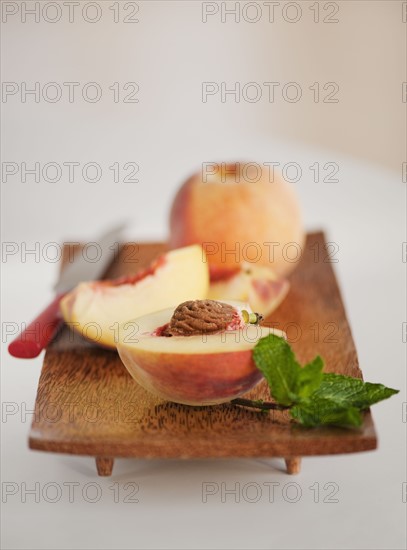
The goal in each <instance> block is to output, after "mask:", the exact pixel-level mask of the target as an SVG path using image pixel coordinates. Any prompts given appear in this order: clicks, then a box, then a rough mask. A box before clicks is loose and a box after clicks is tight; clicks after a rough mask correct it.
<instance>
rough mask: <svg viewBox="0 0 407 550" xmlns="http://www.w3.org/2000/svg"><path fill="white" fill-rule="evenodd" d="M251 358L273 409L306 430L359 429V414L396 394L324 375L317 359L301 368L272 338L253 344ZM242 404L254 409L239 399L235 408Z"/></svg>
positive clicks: (284, 344) (285, 346)
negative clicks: (264, 382) (285, 412)
mask: <svg viewBox="0 0 407 550" xmlns="http://www.w3.org/2000/svg"><path fill="white" fill-rule="evenodd" d="M253 357H254V361H255V363H256V366H257V368H258V369H259V370H260V371H261V372H262V373H263V376H264V377H265V379H266V380H267V382H268V385H269V387H270V393H271V395H272V397H273V399H274V401H275V402H276V407H275V408H280V409H289V411H290V414H291V416H292V417H293V418H294V419H295V420H297V421H298V422H299V423H300V424H303V425H304V426H307V427H315V426H323V425H334V426H342V427H359V426H361V424H362V415H361V411H363V410H366V409H368V408H369V407H370V406H371V405H373V404H374V403H378V402H379V401H382V400H383V399H387V398H388V397H391V396H392V395H394V394H396V393H398V390H394V389H392V388H387V387H386V386H384V385H383V384H371V383H370V382H364V381H363V380H360V379H359V378H352V377H351V376H344V375H341V374H333V373H324V372H322V370H323V367H324V362H323V360H322V359H321V357H319V356H317V357H315V359H314V360H313V361H311V362H310V363H307V364H306V365H305V366H303V367H302V366H301V365H300V364H299V363H298V361H297V359H296V357H295V355H294V352H293V350H292V349H291V346H290V345H289V343H288V342H287V341H286V340H284V338H281V337H279V336H276V335H275V334H270V335H269V336H266V337H265V338H262V339H261V340H259V341H258V342H257V344H256V346H255V348H254V350H253ZM238 401H240V402H239V403H238ZM242 401H246V406H252V407H253V406H254V407H255V406H256V405H255V403H254V402H252V404H251V405H249V404H248V403H249V402H248V401H247V400H242V399H240V400H236V404H243V403H242ZM259 408H261V407H260V406H259ZM268 408H273V407H268Z"/></svg>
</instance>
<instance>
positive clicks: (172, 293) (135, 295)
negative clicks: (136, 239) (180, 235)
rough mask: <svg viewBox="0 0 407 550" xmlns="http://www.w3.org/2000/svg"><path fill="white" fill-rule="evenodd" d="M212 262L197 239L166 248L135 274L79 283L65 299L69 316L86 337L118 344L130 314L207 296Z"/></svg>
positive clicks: (65, 313)
mask: <svg viewBox="0 0 407 550" xmlns="http://www.w3.org/2000/svg"><path fill="white" fill-rule="evenodd" d="M208 285H209V273H208V264H207V262H206V261H205V256H204V253H203V251H202V248H201V247H200V246H199V245H193V246H187V247H184V248H179V249H177V250H173V251H171V252H168V253H167V254H164V255H163V256H161V257H160V258H158V259H157V260H156V261H155V262H153V264H152V265H151V266H150V267H149V268H147V269H145V270H143V271H141V272H139V273H136V274H135V275H133V276H126V277H121V278H119V279H114V280H104V281H89V282H84V283H81V284H79V285H78V286H77V287H76V288H75V289H74V290H73V291H71V292H69V293H68V294H67V295H66V296H65V297H64V298H63V299H62V301H61V311H62V314H63V317H64V319H65V321H66V322H67V323H68V324H69V325H70V326H72V327H73V328H74V329H75V330H77V331H78V332H79V333H81V334H82V336H84V337H85V338H87V339H89V340H91V341H93V342H95V343H97V344H100V345H102V346H104V347H110V348H116V343H117V338H118V329H119V326H120V324H122V323H123V322H124V321H126V320H127V319H131V318H134V317H139V316H141V315H145V314H147V313H150V312H153V311H157V310H160V309H162V308H163V307H169V306H171V305H172V304H173V303H174V302H177V303H179V302H182V301H184V300H195V299H200V298H205V297H206V295H207V292H208Z"/></svg>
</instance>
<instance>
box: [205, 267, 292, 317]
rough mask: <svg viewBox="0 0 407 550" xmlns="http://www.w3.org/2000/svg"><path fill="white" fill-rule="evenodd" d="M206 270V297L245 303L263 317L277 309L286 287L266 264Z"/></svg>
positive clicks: (288, 285)
mask: <svg viewBox="0 0 407 550" xmlns="http://www.w3.org/2000/svg"><path fill="white" fill-rule="evenodd" d="M209 273H210V286H209V292H208V298H209V299H211V300H221V301H223V300H240V301H243V302H249V304H250V307H251V308H252V309H253V311H257V312H258V313H261V314H262V315H264V317H267V316H268V315H270V314H271V313H272V312H273V311H274V310H275V309H277V307H278V306H279V305H280V304H281V302H282V301H283V300H284V298H285V297H286V295H287V292H288V291H289V288H290V283H289V282H288V280H287V279H278V278H277V276H276V275H275V273H274V271H273V269H271V268H270V267H265V266H259V265H254V264H250V263H248V262H244V263H243V264H241V266H240V267H238V268H236V269H228V268H225V269H223V270H221V269H219V268H213V267H210V268H209Z"/></svg>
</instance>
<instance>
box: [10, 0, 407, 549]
mask: <svg viewBox="0 0 407 550" xmlns="http://www.w3.org/2000/svg"><path fill="white" fill-rule="evenodd" d="M3 4H5V2H3ZM11 4H13V3H11ZM14 4H15V5H16V6H17V7H18V10H19V11H18V13H17V14H15V15H13V16H10V17H9V18H8V20H7V22H5V23H3V24H2V78H3V81H5V82H15V83H17V84H18V86H19V90H21V86H22V82H26V83H27V87H32V86H33V83H35V82H40V85H41V90H42V89H43V86H44V84H46V83H48V82H57V83H60V84H61V85H62V83H63V82H73V81H76V82H80V83H81V86H82V85H83V84H85V83H87V82H91V81H93V82H97V83H99V84H100V86H101V88H102V91H103V95H102V98H101V100H100V101H99V102H96V103H88V102H86V101H85V100H83V98H82V96H81V93H80V90H81V89H82V87H81V86H80V87H79V88H77V90H79V93H78V95H77V96H76V97H75V100H74V101H73V103H70V102H69V101H68V100H67V96H66V95H64V96H63V97H62V98H61V100H60V101H58V102H56V103H49V102H47V101H45V100H43V98H41V97H40V100H39V102H38V103H37V102H35V101H33V96H27V101H26V102H25V103H24V102H23V101H22V98H21V94H20V91H19V92H18V93H16V94H15V95H13V96H7V98H6V101H4V96H3V103H2V111H3V123H2V136H3V149H2V160H3V163H4V162H15V163H17V165H18V166H19V167H20V168H21V163H23V162H26V163H27V165H31V164H33V163H35V162H39V163H40V164H41V167H42V166H43V165H44V164H46V163H48V162H57V163H59V164H60V165H62V163H63V162H69V161H70V162H72V161H74V162H79V163H81V165H82V166H83V164H86V163H88V162H97V163H98V164H99V165H100V166H101V168H102V177H101V179H100V181H98V182H95V183H89V182H86V181H84V180H83V179H82V177H81V176H80V174H77V177H76V178H75V181H74V182H72V183H70V182H69V181H68V180H67V177H66V172H64V175H63V177H62V178H61V180H60V181H59V182H55V183H51V182H47V181H44V178H41V181H40V182H38V183H37V182H35V181H34V178H33V176H27V180H26V182H23V181H22V178H21V171H20V172H19V173H18V174H16V175H14V176H10V177H8V178H7V179H5V178H4V176H3V178H2V240H3V241H4V242H6V243H10V242H13V243H16V245H17V249H18V251H17V253H16V254H14V255H13V256H9V257H4V256H3V263H2V275H3V277H2V320H3V325H2V326H3V346H2V400H3V402H8V403H10V402H12V403H15V404H16V405H17V407H18V413H17V414H14V415H7V414H3V416H2V449H1V451H2V481H3V488H4V487H5V485H4V483H16V484H17V487H18V492H17V493H16V494H15V495H9V496H8V497H7V499H6V500H7V502H6V503H5V504H3V514H4V516H3V522H2V545H3V547H4V548H7V549H8V548H10V549H11V548H16V549H17V548H18V549H23V548H38V549H40V548H60V549H70V548H78V549H79V548H90V549H93V548H103V549H104V548H106V549H108V548H109V549H110V548H123V549H124V548H163V549H164V548H295V549H297V548H298V549H303V548H304V549H306V548H338V549H339V548H349V549H353V548H361V549H362V548H383V549H384V548H404V547H405V535H406V530H405V525H406V524H405V503H403V498H402V491H403V485H402V484H403V482H406V470H405V465H406V457H405V446H406V429H405V428H406V424H405V423H403V418H402V403H403V402H405V401H406V396H405V391H404V389H405V344H403V341H402V328H401V327H402V322H403V321H405V302H406V295H405V285H404V283H403V281H404V274H405V264H403V262H402V253H401V251H402V242H403V241H406V236H405V205H406V200H405V184H404V183H403V182H402V176H401V165H402V162H403V161H404V160H405V139H404V135H405V105H404V104H403V102H402V82H403V81H405V80H406V71H405V62H406V59H405V46H406V42H405V36H406V35H405V32H406V29H405V23H403V19H402V7H403V3H402V2H385V1H375V2H362V1H361V2H353V1H341V2H337V5H338V6H339V11H338V13H337V14H336V16H335V17H336V18H337V19H339V22H338V23H332V24H328V23H323V21H320V22H319V23H314V21H313V18H314V12H313V11H311V10H310V7H311V6H312V4H313V3H312V2H298V5H301V9H302V15H301V17H300V19H299V20H298V21H297V22H296V23H290V22H288V21H286V20H285V19H284V17H283V15H282V14H283V11H282V10H283V9H286V10H291V9H292V8H289V7H287V2H281V3H280V6H277V7H276V11H275V19H274V22H273V23H270V22H269V20H268V19H269V16H268V11H267V9H266V7H265V6H264V3H262V2H259V3H257V6H260V8H261V10H262V12H261V13H262V17H261V19H260V20H259V21H258V22H257V23H248V22H247V21H245V20H244V18H243V12H242V16H241V22H240V23H236V22H234V19H233V17H231V16H228V17H227V19H226V23H222V21H221V11H219V13H218V14H216V15H214V16H212V17H208V20H207V22H206V23H203V22H202V4H201V2H192V1H191V2H190V1H182V2H181V1H180V2H172V1H168V2H138V5H139V13H138V14H137V18H138V19H139V22H138V23H135V24H131V23H128V24H125V23H123V22H122V19H123V13H124V12H122V11H121V12H120V14H121V15H120V18H121V22H119V23H113V22H112V19H113V15H114V14H113V11H112V10H109V6H112V5H113V2H110V1H107V2H100V3H99V5H100V6H101V11H102V17H101V19H100V21H99V22H96V23H93V24H91V23H87V22H86V21H84V19H83V17H82V15H81V13H82V12H81V10H79V11H78V12H75V20H74V22H73V23H69V21H68V16H67V11H66V10H65V11H63V12H62V14H63V15H62V17H61V20H60V21H59V22H57V23H55V24H51V23H47V22H46V21H45V20H44V17H43V16H42V15H40V22H39V23H36V22H35V21H34V20H33V17H32V16H31V17H30V16H27V22H25V23H24V22H23V21H22V16H21V3H14ZM82 4H83V2H82ZM244 4H245V3H244V2H242V3H241V4H240V6H241V9H243V6H244ZM326 4H327V3H326V2H320V15H321V19H323V17H324V16H326V14H327V13H328V10H325V11H324V9H325V8H326ZM42 5H43V4H42ZM121 5H122V6H123V5H124V3H121ZM233 5H234V3H228V7H229V8H230V7H232V6H233ZM27 7H31V3H30V2H29V3H28V4H27ZM49 9H50V11H49V17H53V16H54V14H53V12H52V8H49ZM61 9H62V8H61ZM245 13H246V14H249V15H248V16H249V17H252V15H251V14H252V13H254V12H245ZM285 14H286V16H288V18H290V17H291V18H293V17H294V15H295V14H294V12H293V11H286V12H285ZM89 15H90V16H91V17H93V12H92V11H89ZM131 81H134V82H137V83H138V84H139V86H140V91H139V93H138V95H137V98H138V99H139V102H138V103H123V102H122V101H120V102H119V103H115V102H114V101H113V99H112V98H113V94H112V91H111V90H109V86H111V85H112V84H113V83H114V82H119V83H120V85H121V86H122V85H123V84H125V83H126V82H131ZM209 81H213V82H217V83H220V82H226V83H227V85H228V87H231V86H232V85H233V83H235V82H240V83H241V86H243V85H244V84H245V83H247V82H256V83H259V84H260V85H261V84H262V83H263V82H280V83H281V86H280V88H281V87H283V86H284V84H285V83H287V82H296V83H297V84H298V85H300V86H301V90H302V97H301V99H300V100H299V101H298V102H296V103H290V102H288V101H286V100H284V98H282V96H281V94H280V95H277V96H276V98H275V101H274V102H273V103H270V102H269V101H268V97H267V95H266V89H265V88H264V87H263V93H264V95H263V96H262V98H260V100H259V101H258V102H257V103H250V102H247V101H245V100H244V98H243V99H242V98H241V101H240V102H235V101H234V100H233V98H231V96H227V101H226V102H222V101H221V97H220V94H218V95H216V96H212V97H208V101H207V102H206V103H204V102H202V93H201V88H202V82H209ZM314 82H319V83H321V84H322V85H323V84H324V83H326V82H336V83H337V84H338V86H339V93H338V94H337V97H338V99H339V102H338V103H324V102H323V101H320V102H317V103H315V102H314V101H313V95H312V92H311V91H310V90H309V86H311V85H313V83H314ZM231 159H250V160H255V161H258V162H259V163H262V162H271V161H276V162H280V163H281V165H284V164H285V163H287V162H296V163H297V164H299V165H300V166H301V169H302V177H301V179H300V180H299V181H298V182H296V183H295V186H296V188H297V190H298V194H299V196H300V200H301V202H302V205H303V212H304V219H305V222H306V226H307V228H308V229H315V228H323V229H324V230H325V231H326V232H327V235H328V237H329V239H330V240H332V241H335V242H336V243H337V244H338V246H339V253H338V259H339V262H338V263H337V264H335V266H334V267H335V270H336V273H337V275H338V278H339V281H340V284H341V288H342V291H343V296H344V301H345V304H346V306H347V311H348V315H349V318H350V322H351V325H352V329H353V333H354V337H355V340H356V344H357V347H358V352H359V357H360V363H361V366H362V369H363V372H364V375H365V378H366V379H367V380H371V381H380V382H383V383H385V384H387V385H389V386H391V387H396V388H400V389H402V390H403V391H402V392H401V393H400V394H399V395H398V396H396V397H393V398H392V399H391V400H389V401H386V402H384V403H382V404H380V405H377V406H376V407H374V410H373V414H374V420H375V423H376V428H377V431H378V434H379V449H378V450H377V451H375V452H372V453H361V454H357V455H356V454H355V455H348V456H336V457H320V458H307V459H304V461H303V468H302V472H301V474H300V475H299V476H296V477H288V476H287V475H286V474H285V473H284V471H283V463H282V461H281V460H280V459H273V460H265V459H262V460H243V459H241V460H238V459H236V460H227V461H226V460H224V461H220V460H208V461H189V462H182V461H176V460H171V461H158V460H154V461H140V460H130V459H129V460H124V459H123V460H117V461H116V464H115V468H114V475H113V476H112V478H110V479H101V478H97V477H96V475H95V466H94V462H93V460H92V459H90V458H83V457H69V456H62V455H52V454H45V453H37V452H33V451H29V450H28V448H27V434H28V431H29V426H30V422H31V415H30V414H29V413H27V414H26V415H25V414H24V410H25V409H24V407H26V409H27V410H30V409H32V407H33V404H34V399H35V392H36V386H37V381H38V377H39V374H40V368H41V357H40V358H38V359H36V360H32V361H22V360H17V359H13V358H11V357H9V356H8V355H7V353H6V351H5V349H6V344H7V335H5V334H4V326H5V325H6V323H10V322H16V323H21V322H22V321H25V320H29V319H30V318H32V317H33V316H34V315H35V314H36V313H37V312H38V311H39V310H40V308H41V307H42V306H43V305H44V304H45V303H46V302H47V300H49V298H50V297H51V296H52V292H51V287H52V284H53V282H54V280H55V277H56V273H57V265H56V264H55V263H52V262H49V261H45V260H44V258H43V257H42V255H41V254H42V251H43V250H44V249H45V247H46V244H47V243H49V242H51V241H55V242H61V241H62V240H67V239H81V240H87V239H93V238H95V237H96V236H97V234H98V233H99V231H100V230H102V229H104V228H105V227H106V226H108V225H109V224H110V223H113V222H116V221H118V220H123V219H125V220H128V222H129V229H128V237H129V238H133V239H136V240H140V239H141V240H143V239H144V240H145V239H155V238H165V236H166V234H167V215H168V209H169V206H170V202H171V199H172V197H173V195H174V193H175V190H176V189H177V187H178V185H179V184H180V183H181V181H182V180H183V178H184V177H185V176H186V175H188V174H189V173H190V172H191V171H192V170H196V169H199V167H200V164H201V163H202V162H204V161H214V160H215V161H216V160H231ZM114 162H118V163H120V165H121V166H123V164H124V163H125V162H136V163H137V164H138V165H139V167H140V171H139V173H138V175H137V177H138V179H139V182H138V183H123V182H120V183H115V182H114V181H113V178H112V171H111V170H109V168H108V167H109V166H111V165H112V164H113V163H114ZM315 162H318V163H320V166H321V167H322V166H323V164H324V163H326V162H335V163H337V164H338V167H339V172H338V175H337V178H338V179H339V181H338V182H337V183H326V182H325V183H324V182H323V181H319V182H315V181H314V179H313V173H312V171H311V170H310V169H309V166H311V165H313V164H314V163H315ZM3 166H4V165H3ZM322 175H323V176H324V175H325V174H324V173H323V172H322ZM36 242H38V243H40V244H39V250H40V258H35V256H34V255H30V256H27V257H26V258H25V257H24V254H23V253H22V250H23V247H24V246H25V245H24V243H26V246H27V248H34V246H35V243H36ZM24 260H25V261H24ZM37 260H38V261H37ZM21 411H23V416H21ZM3 412H4V409H3ZM270 481H273V482H278V483H279V484H280V485H279V486H276V489H275V496H274V502H269V500H270V499H269V493H268V489H267V486H266V485H263V484H264V483H267V482H270ZM67 482H78V483H79V484H80V485H79V486H78V487H77V488H76V493H75V498H74V502H72V503H71V502H69V494H68V489H67V487H66V485H65V486H64V485H63V484H64V483H67ZM89 482H93V483H98V484H99V486H100V490H101V494H102V497H101V499H100V500H99V501H98V502H95V503H90V502H87V500H86V498H85V497H84V496H83V494H82V490H83V489H84V487H85V485H86V484H87V483H89ZM115 482H117V483H118V484H119V488H120V492H119V502H115V495H114V492H113V491H112V489H111V487H112V485H113V484H114V483H115ZM126 482H131V483H137V484H138V486H139V491H138V493H137V495H135V496H136V498H138V500H139V502H138V503H135V502H133V503H125V502H123V500H124V496H125V495H126V494H129V493H130V489H131V487H130V488H129V487H128V489H127V490H125V488H124V484H125V483H126ZM207 482H212V483H215V484H218V487H219V493H217V494H216V495H213V496H208V499H207V502H206V503H205V502H202V500H203V499H202V484H204V483H207ZM315 482H317V483H318V484H319V488H320V502H318V503H315V502H314V493H313V492H312V491H311V490H310V489H309V487H310V486H311V485H313V484H314V483H315ZM328 482H332V483H336V484H337V485H338V487H339V491H338V493H337V494H336V495H335V497H334V498H336V499H338V500H339V502H337V503H326V502H325V503H324V502H323V499H324V497H327V496H328V493H329V491H328V489H326V490H325V489H324V485H325V484H326V483H328ZM24 483H26V488H27V489H30V488H33V487H34V484H35V483H39V484H40V485H39V487H40V491H42V490H43V488H44V487H45V486H46V484H47V483H58V484H59V485H60V487H61V489H62V496H61V499H60V500H59V501H58V502H54V503H51V502H47V498H44V497H43V495H42V494H40V502H39V503H37V502H35V499H34V497H33V496H32V495H31V496H30V495H27V496H26V499H25V502H24V498H23V491H24V485H23V484H24ZM222 483H224V484H226V487H227V488H228V489H230V488H233V487H234V486H235V484H236V483H239V484H240V489H241V491H240V502H236V499H237V497H236V496H234V495H227V496H226V497H225V498H224V499H222V494H221V493H222V485H221V484H222ZM247 483H249V484H256V483H257V484H258V486H257V487H260V489H261V494H260V498H259V500H258V501H257V502H248V498H246V499H245V498H244V496H245V492H244V489H243V487H244V486H245V484H247ZM287 483H296V484H297V485H296V486H291V487H290V486H288V487H287V486H286V484H287ZM7 487H10V485H7ZM314 487H315V486H314ZM295 489H297V490H298V489H300V490H301V495H300V497H299V499H298V502H289V500H290V498H291V500H292V499H293V495H294V496H295ZM248 495H249V498H250V497H252V496H253V493H250V492H249V493H248ZM49 496H50V497H51V498H52V496H53V493H52V490H51V489H50V494H49ZM89 496H90V497H92V496H93V493H92V491H91V490H89ZM3 497H5V494H3ZM48 500H49V499H48ZM222 500H224V501H225V502H223V501H222Z"/></svg>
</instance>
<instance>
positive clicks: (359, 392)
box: [313, 373, 398, 410]
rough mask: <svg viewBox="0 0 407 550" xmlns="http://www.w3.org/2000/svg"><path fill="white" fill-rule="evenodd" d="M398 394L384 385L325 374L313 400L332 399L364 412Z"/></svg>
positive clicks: (340, 375)
mask: <svg viewBox="0 0 407 550" xmlns="http://www.w3.org/2000/svg"><path fill="white" fill-rule="evenodd" d="M396 393H398V390H394V389H392V388H387V387H386V386H383V384H372V383H370V382H363V380H361V379H360V378H352V377H351V376H344V375H342V374H333V373H325V374H324V375H323V379H322V383H321V385H320V386H319V388H318V389H317V390H316V391H315V393H314V394H313V398H316V399H321V398H322V399H330V400H333V401H335V402H336V403H338V404H342V405H343V406H345V407H356V408H358V409H360V410H364V409H368V408H369V407H370V405H373V404H374V403H378V402H379V401H382V400H383V399H387V398H388V397H391V396H392V395H394V394H396Z"/></svg>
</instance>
